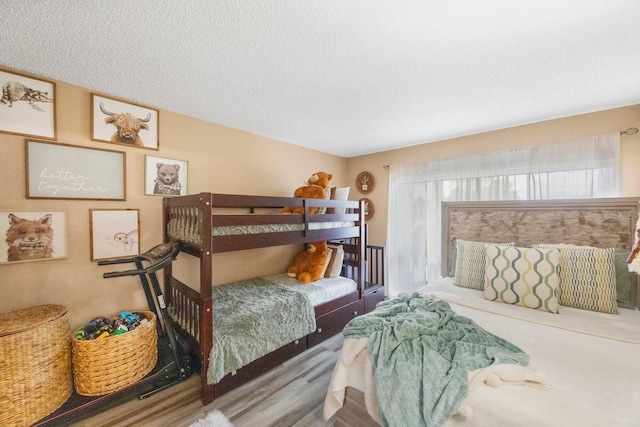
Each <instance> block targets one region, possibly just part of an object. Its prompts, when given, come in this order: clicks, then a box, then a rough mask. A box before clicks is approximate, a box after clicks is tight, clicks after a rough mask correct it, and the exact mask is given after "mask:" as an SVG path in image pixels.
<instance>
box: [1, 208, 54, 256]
mask: <svg viewBox="0 0 640 427" xmlns="http://www.w3.org/2000/svg"><path fill="white" fill-rule="evenodd" d="M0 218H2V224H4V225H3V227H2V228H3V230H4V233H3V234H4V235H3V237H4V238H3V239H0V263H16V262H26V261H48V260H53V259H61V258H67V213H66V212H65V211H15V210H14V211H4V212H0Z"/></svg>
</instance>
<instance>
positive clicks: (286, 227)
mask: <svg viewBox="0 0 640 427" xmlns="http://www.w3.org/2000/svg"><path fill="white" fill-rule="evenodd" d="M354 225H355V222H353V221H325V222H310V223H309V230H324V229H332V228H343V227H353V226H354ZM299 230H304V224H257V225H228V226H221V227H213V228H212V229H211V235H212V236H237V235H242V234H262V233H279V232H286V231H299Z"/></svg>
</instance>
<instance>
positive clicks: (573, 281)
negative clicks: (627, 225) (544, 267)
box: [534, 244, 618, 314]
mask: <svg viewBox="0 0 640 427" xmlns="http://www.w3.org/2000/svg"><path fill="white" fill-rule="evenodd" d="M534 247H536V248H558V249H559V250H560V287H559V292H558V300H559V302H560V305H564V306H567V307H575V308H580V309H583V310H590V311H599V312H602V313H610V314H617V313H618V304H617V301H616V299H617V290H616V268H615V249H613V248H608V249H601V248H594V247H590V246H574V245H562V244H559V245H545V244H540V245H535V246H534Z"/></svg>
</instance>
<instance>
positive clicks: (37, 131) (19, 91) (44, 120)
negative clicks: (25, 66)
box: [0, 68, 56, 140]
mask: <svg viewBox="0 0 640 427" xmlns="http://www.w3.org/2000/svg"><path fill="white" fill-rule="evenodd" d="M0 86H2V98H0V132H4V133H10V134H14V135H25V136H32V137H36V138H43V139H53V140H55V139H56V103H55V92H56V84H55V83H54V82H50V81H48V80H42V79H36V78H33V77H28V76H25V75H22V74H19V73H15V72H12V71H7V70H3V69H1V68H0Z"/></svg>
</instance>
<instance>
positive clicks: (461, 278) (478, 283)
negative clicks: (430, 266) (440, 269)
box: [454, 239, 514, 290]
mask: <svg viewBox="0 0 640 427" xmlns="http://www.w3.org/2000/svg"><path fill="white" fill-rule="evenodd" d="M513 244H514V243H513V242H511V243H488V242H474V241H470V240H462V239H456V268H455V272H456V273H455V278H454V284H455V285H456V286H460V287H461V288H471V289H479V290H482V289H484V265H485V263H486V259H485V258H486V251H485V245H505V246H513Z"/></svg>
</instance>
